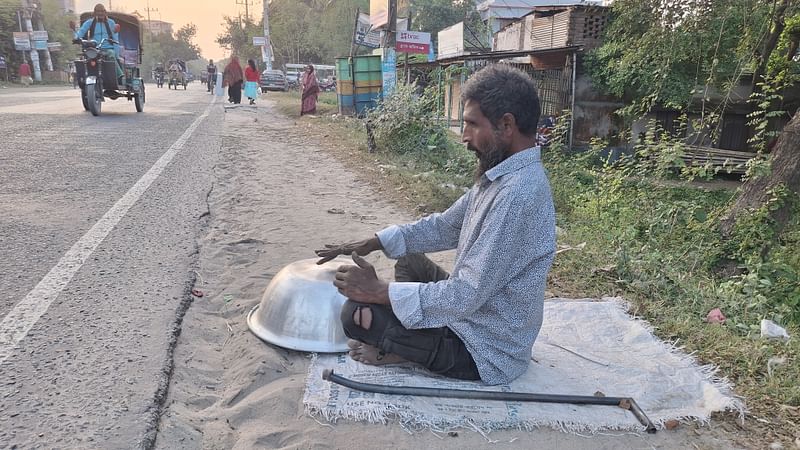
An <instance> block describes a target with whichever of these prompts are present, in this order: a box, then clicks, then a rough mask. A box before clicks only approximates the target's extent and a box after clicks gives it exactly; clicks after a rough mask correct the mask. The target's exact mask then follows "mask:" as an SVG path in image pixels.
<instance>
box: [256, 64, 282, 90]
mask: <svg viewBox="0 0 800 450" xmlns="http://www.w3.org/2000/svg"><path fill="white" fill-rule="evenodd" d="M258 84H259V86H260V87H261V92H262V93H266V92H267V91H286V90H288V89H289V83H288V82H287V81H286V75H284V73H283V71H282V70H265V71H263V72H261V80H260V82H259V83H258Z"/></svg>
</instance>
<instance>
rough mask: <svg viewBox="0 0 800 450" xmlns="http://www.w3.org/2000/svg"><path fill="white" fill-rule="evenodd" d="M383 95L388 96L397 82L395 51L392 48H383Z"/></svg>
mask: <svg viewBox="0 0 800 450" xmlns="http://www.w3.org/2000/svg"><path fill="white" fill-rule="evenodd" d="M382 71H383V97H384V98H385V97H388V96H389V95H391V94H392V92H394V87H395V85H396V84H397V53H396V52H395V51H394V49H393V48H385V49H383V62H382Z"/></svg>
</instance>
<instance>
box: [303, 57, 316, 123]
mask: <svg viewBox="0 0 800 450" xmlns="http://www.w3.org/2000/svg"><path fill="white" fill-rule="evenodd" d="M302 83H303V84H302V89H303V98H302V100H301V103H300V115H301V116H302V115H303V114H314V113H316V112H317V97H318V96H319V83H318V82H317V74H316V73H315V72H314V66H312V65H311V64H309V65H307V66H306V71H305V73H303V79H302Z"/></svg>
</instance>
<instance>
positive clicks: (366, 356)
mask: <svg viewBox="0 0 800 450" xmlns="http://www.w3.org/2000/svg"><path fill="white" fill-rule="evenodd" d="M347 346H348V347H350V352H348V354H349V355H350V357H351V358H353V360H354V361H358V362H361V363H364V364H369V365H372V366H381V365H384V364H400V363H404V362H408V361H406V360H405V359H403V358H401V357H400V356H397V355H395V354H393V353H383V352H382V351H381V350H380V349H379V348H377V347H373V346H371V345H368V344H365V343H363V342H361V341H356V340H354V339H349V340H348V341H347Z"/></svg>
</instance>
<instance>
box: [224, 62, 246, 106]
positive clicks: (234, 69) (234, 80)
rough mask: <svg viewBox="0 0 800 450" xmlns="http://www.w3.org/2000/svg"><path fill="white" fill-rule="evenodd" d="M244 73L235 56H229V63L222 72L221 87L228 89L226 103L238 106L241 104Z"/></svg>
mask: <svg viewBox="0 0 800 450" xmlns="http://www.w3.org/2000/svg"><path fill="white" fill-rule="evenodd" d="M243 82H244V72H242V65H241V64H239V58H238V57H237V56H231V61H230V62H229V63H228V65H227V66H225V70H223V71H222V87H225V86H227V87H228V101H229V102H230V103H233V104H236V105H238V104H239V103H242V83H243Z"/></svg>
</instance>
